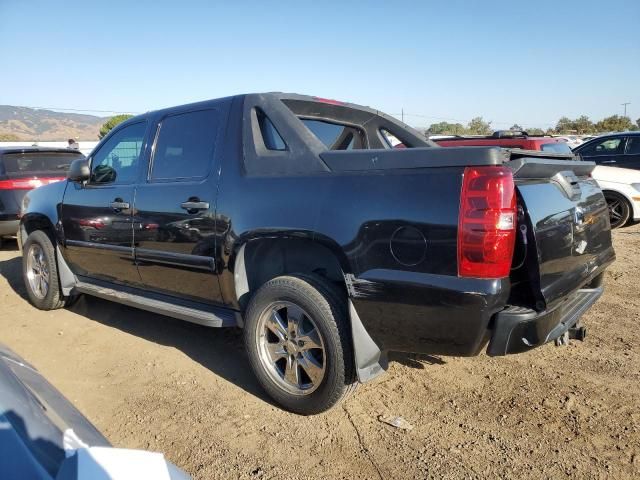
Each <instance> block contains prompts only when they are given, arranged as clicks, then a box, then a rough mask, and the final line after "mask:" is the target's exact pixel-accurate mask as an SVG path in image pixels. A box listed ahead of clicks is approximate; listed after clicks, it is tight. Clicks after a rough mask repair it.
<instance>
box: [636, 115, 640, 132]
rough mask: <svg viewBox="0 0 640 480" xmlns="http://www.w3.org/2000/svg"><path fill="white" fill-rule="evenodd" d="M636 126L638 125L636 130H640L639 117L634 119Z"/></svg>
mask: <svg viewBox="0 0 640 480" xmlns="http://www.w3.org/2000/svg"><path fill="white" fill-rule="evenodd" d="M636 126H637V127H638V130H640V118H639V119H637V120H636Z"/></svg>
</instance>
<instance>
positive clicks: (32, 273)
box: [22, 230, 65, 310]
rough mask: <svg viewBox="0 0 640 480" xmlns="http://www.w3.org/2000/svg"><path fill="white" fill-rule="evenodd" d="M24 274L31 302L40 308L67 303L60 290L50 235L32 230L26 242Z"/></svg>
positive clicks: (54, 307)
mask: <svg viewBox="0 0 640 480" xmlns="http://www.w3.org/2000/svg"><path fill="white" fill-rule="evenodd" d="M22 274H23V277H24V284H25V287H26V288H27V295H28V296H29V300H31V303H32V304H33V305H34V306H35V307H37V308H39V309H40V310H54V309H56V308H61V307H63V306H64V305H65V299H64V297H63V296H62V292H61V291H60V282H59V280H58V266H57V264H56V256H55V250H54V249H53V244H52V243H51V240H50V239H49V236H48V235H47V234H46V233H45V232H43V231H41V230H36V231H34V232H31V234H30V235H29V236H28V237H27V241H26V242H25V243H24V248H23V254H22Z"/></svg>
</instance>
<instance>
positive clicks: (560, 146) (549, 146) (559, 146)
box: [540, 142, 573, 153]
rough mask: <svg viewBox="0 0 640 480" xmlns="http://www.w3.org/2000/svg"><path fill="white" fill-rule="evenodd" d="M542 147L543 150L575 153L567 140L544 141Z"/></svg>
mask: <svg viewBox="0 0 640 480" xmlns="http://www.w3.org/2000/svg"><path fill="white" fill-rule="evenodd" d="M540 148H541V149H542V151H543V152H555V153H573V152H572V151H571V147H569V145H568V144H567V143H566V142H557V143H543V144H542V145H541V146H540Z"/></svg>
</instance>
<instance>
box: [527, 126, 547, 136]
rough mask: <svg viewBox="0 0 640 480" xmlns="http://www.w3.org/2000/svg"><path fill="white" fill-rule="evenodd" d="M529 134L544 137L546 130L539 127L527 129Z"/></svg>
mask: <svg viewBox="0 0 640 480" xmlns="http://www.w3.org/2000/svg"><path fill="white" fill-rule="evenodd" d="M527 133H528V134H529V135H544V130H543V129H541V128H538V127H533V128H527Z"/></svg>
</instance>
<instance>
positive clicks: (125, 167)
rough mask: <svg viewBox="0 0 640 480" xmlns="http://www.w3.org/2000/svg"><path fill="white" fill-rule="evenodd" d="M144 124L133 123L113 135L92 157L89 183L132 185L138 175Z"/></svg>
mask: <svg viewBox="0 0 640 480" xmlns="http://www.w3.org/2000/svg"><path fill="white" fill-rule="evenodd" d="M145 130H146V123H144V122H141V123H134V124H133V125H129V126H126V127H124V128H123V129H121V130H119V131H118V132H116V133H114V134H113V135H112V136H110V137H109V139H108V140H107V141H106V142H105V143H104V145H102V146H101V147H100V149H99V150H98V151H97V152H96V153H95V154H94V155H93V158H92V161H91V180H90V183H94V184H104V183H115V184H121V183H133V182H134V181H135V180H136V177H137V174H138V165H139V163H140V152H141V151H142V143H143V141H144V133H145Z"/></svg>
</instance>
